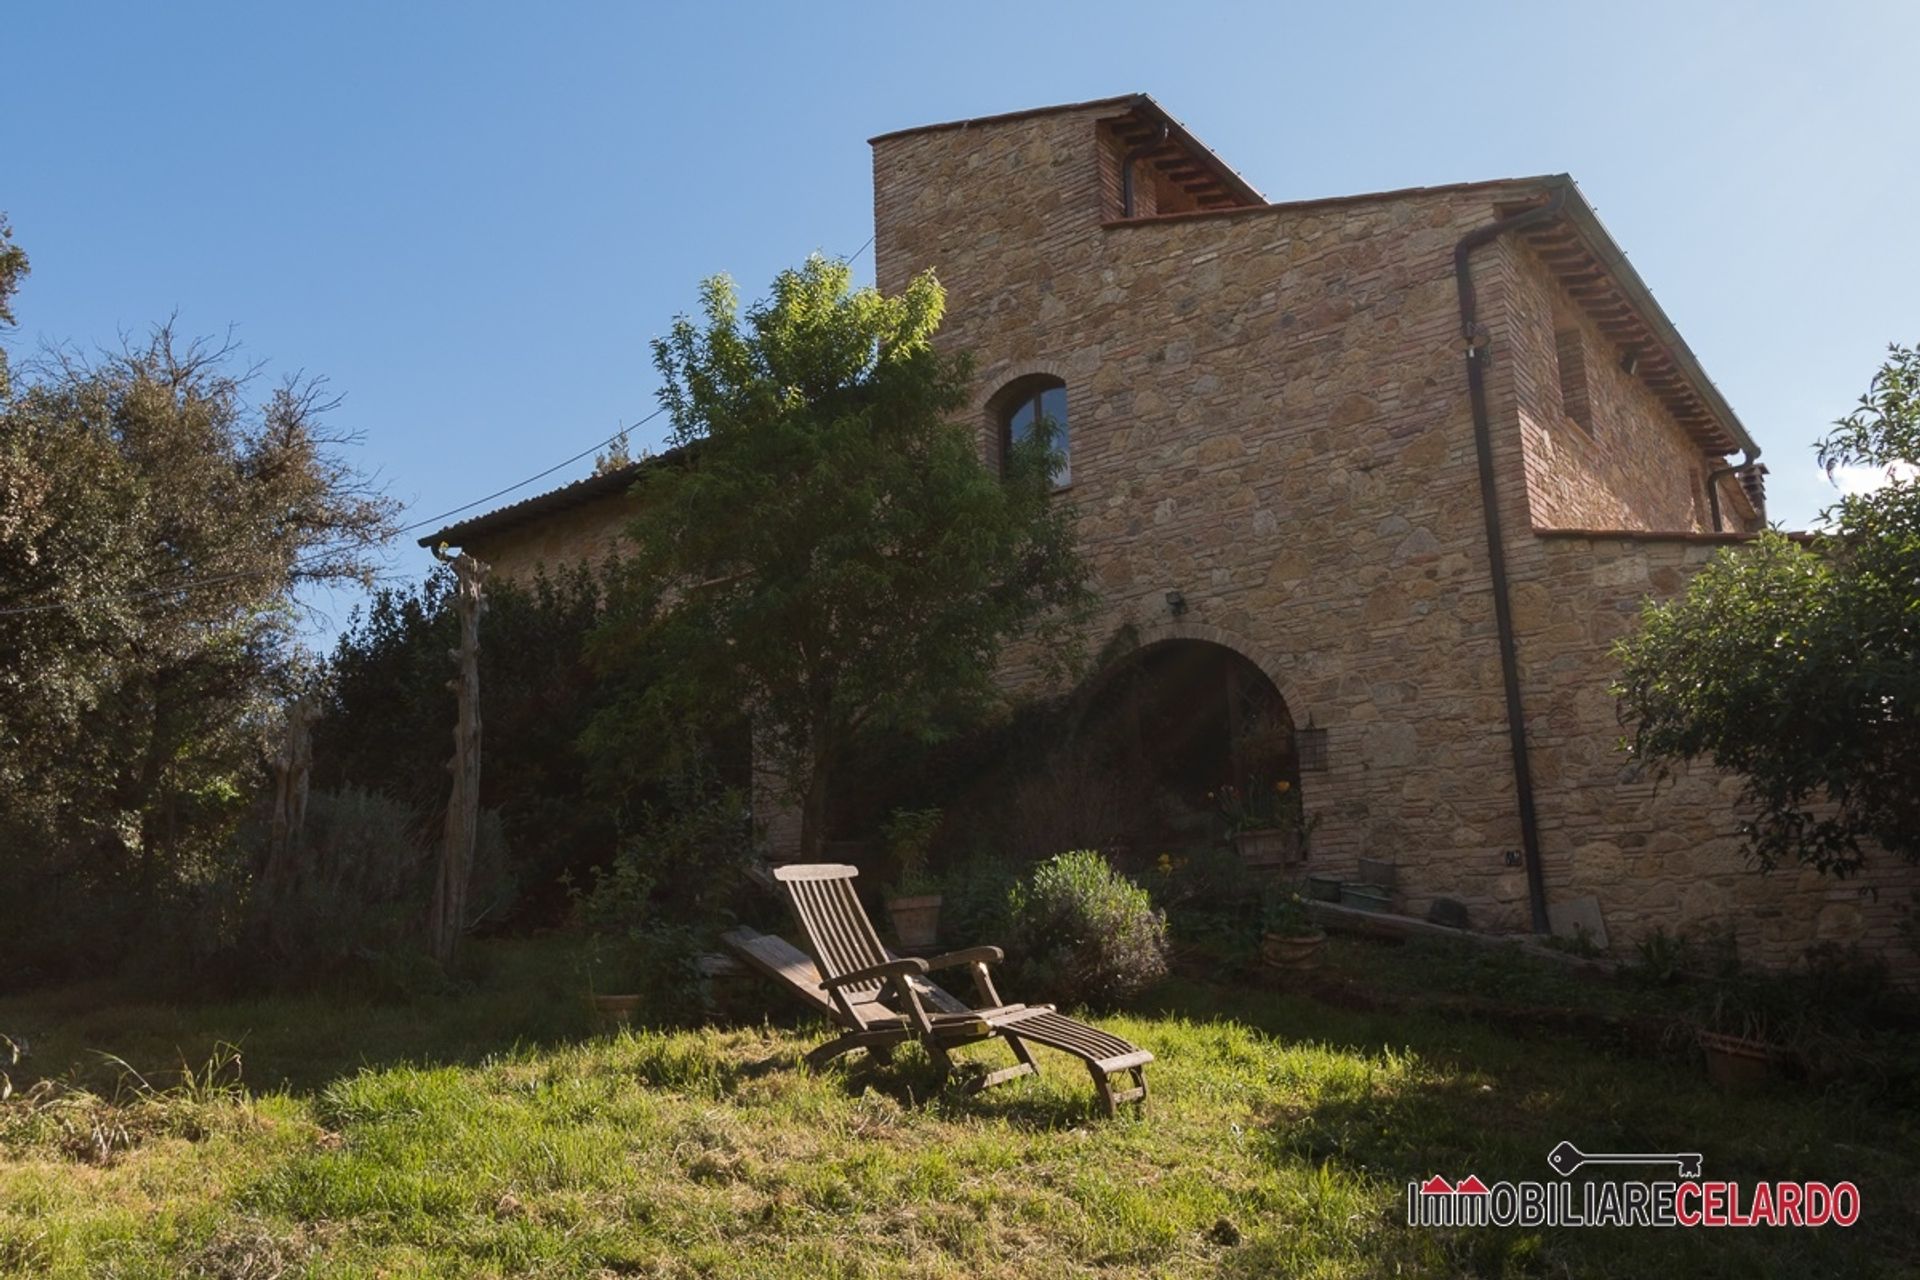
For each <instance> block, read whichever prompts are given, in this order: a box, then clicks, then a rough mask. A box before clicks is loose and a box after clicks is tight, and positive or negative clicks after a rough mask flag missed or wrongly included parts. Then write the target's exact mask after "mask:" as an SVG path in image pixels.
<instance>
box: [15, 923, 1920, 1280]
mask: <svg viewBox="0 0 1920 1280" xmlns="http://www.w3.org/2000/svg"><path fill="white" fill-rule="evenodd" d="M1335 946H1336V956H1335V960H1336V972H1335V973H1334V974H1333V975H1331V980H1330V981H1323V983H1322V984H1321V985H1322V987H1323V989H1326V990H1330V991H1334V992H1336V993H1343V994H1341V995H1340V1001H1339V1003H1329V1002H1327V1001H1325V1000H1322V999H1316V998H1314V997H1312V996H1308V995H1304V994H1295V995H1290V994H1281V993H1273V992H1264V991H1259V990H1251V989H1236V988H1230V987H1224V986H1203V985H1198V984H1195V983H1191V982H1183V981H1178V980H1176V981H1173V982H1170V983H1168V984H1166V985H1165V986H1163V987H1162V988H1160V989H1159V990H1157V991H1155V992H1154V993H1153V994H1152V996H1151V997H1150V998H1149V999H1148V1000H1146V1001H1144V1002H1143V1004H1142V1007H1141V1008H1140V1009H1138V1010H1136V1011H1135V1012H1132V1013H1130V1014H1128V1015H1126V1016H1118V1017H1113V1018H1110V1019H1103V1020H1102V1021H1103V1022H1104V1023H1105V1024H1106V1025H1108V1026H1110V1027H1112V1029H1114V1030H1115V1031H1117V1032H1118V1033H1120V1034H1122V1035H1125V1036H1127V1037H1129V1038H1131V1039H1134V1040H1136V1041H1138V1042H1139V1043H1141V1044H1143V1045H1145V1046H1146V1047H1148V1048H1150V1049H1152V1050H1153V1051H1154V1053H1156V1054H1157V1055H1158V1056H1159V1061H1158V1062H1156V1063H1155V1064H1154V1065H1153V1066H1152V1067H1151V1068H1150V1069H1149V1076H1150V1079H1151V1082H1152V1085H1153V1090H1154V1092H1153V1098H1152V1101H1151V1103H1150V1107H1149V1109H1148V1110H1147V1112H1146V1113H1145V1114H1144V1115H1128V1116H1123V1118H1121V1119H1119V1120H1117V1121H1108V1120H1104V1119H1100V1118H1098V1117H1097V1116H1096V1115H1095V1113H1094V1109H1093V1106H1092V1102H1091V1093H1090V1090H1089V1088H1088V1085H1087V1080H1086V1076H1085V1074H1084V1072H1083V1071H1082V1070H1081V1069H1080V1068H1079V1066H1078V1064H1076V1063H1074V1062H1072V1061H1070V1060H1067V1059H1063V1058H1059V1057H1057V1056H1052V1055H1047V1054H1045V1052H1044V1051H1042V1066H1043V1068H1045V1069H1046V1072H1047V1074H1046V1075H1045V1076H1044V1077H1043V1078H1042V1079H1041V1080H1039V1081H1031V1080H1028V1081H1018V1082H1015V1083H1013V1084H1011V1085H1008V1086H1004V1087H1002V1088H1000V1089H996V1090H993V1091H991V1092H989V1093H987V1094H984V1095H981V1096H978V1097H968V1096H963V1095H960V1094H958V1093H941V1092H938V1091H936V1090H935V1089H934V1087H933V1080H932V1077H931V1075H930V1073H929V1071H928V1069H927V1064H926V1062H925V1059H924V1058H921V1057H920V1056H918V1055H917V1054H902V1055H900V1056H899V1057H898V1058H896V1060H895V1063H894V1064H893V1065H891V1066H888V1067H884V1068H883V1067H874V1066H868V1065H864V1064H861V1063H860V1062H858V1061H857V1055H856V1061H855V1062H854V1065H852V1066H851V1067H846V1068H835V1069H832V1070H829V1071H827V1072H824V1073H821V1074H818V1075H814V1074H809V1073H808V1072H807V1071H805V1070H804V1069H802V1068H801V1067H800V1066H799V1065H798V1059H799V1056H800V1054H801V1053H802V1052H803V1051H804V1050H805V1049H806V1048H807V1047H808V1046H809V1045H810V1044H812V1043H816V1042H817V1041H818V1040H819V1039H821V1038H823V1036H824V1035H825V1028H824V1026H822V1025H819V1024H812V1023H800V1024H797V1025H783V1024H782V1023H779V1022H771V1023H760V1024H755V1025H736V1026H732V1027H727V1028H709V1029H702V1030H692V1031H677V1032H629V1033H623V1034H620V1035H617V1036H612V1037H595V1036H592V1035H591V1034H590V1033H589V1028H587V1027H586V1026H585V1025H584V1015H583V1012H582V1010H581V1008H580V1000H579V996H578V993H577V990H576V987H577V981H576V980H575V979H574V978H573V977H572V976H571V971H570V970H569V968H568V966H567V964H566V963H565V961H564V960H563V959H562V958H561V957H560V956H559V955H558V953H557V951H558V944H555V943H520V944H494V945H492V946H490V947H489V948H486V949H485V953H484V955H483V960H484V962H485V969H486V972H484V973H483V974H482V975H481V977H480V978H479V979H478V980H477V981H476V982H475V984H474V987H473V990H472V991H471V993H470V994H466V995H463V996H459V997H454V998H446V999H441V1000H432V1001H424V1002H418V1003H415V1004H413V1005H367V1004H355V1003H353V1002H350V1001H346V1000H344V999H327V998H322V997H311V998H304V999H279V1000H262V1001H254V1002H231V1003H209V1004H202V1005H196V1006H191V1007H183V1006H178V1005H166V1004H158V1003H152V1002H129V1001H127V1000H126V999H125V998H124V997H123V996H122V995H120V994H118V993H117V992H116V990H115V989H113V988H108V987H98V986H94V987H76V988H71V989H67V990H63V991H57V992H52V993H46V994H42V995H37V996H33V997H26V998H15V999H8V1000H0V1032H6V1033H8V1034H12V1035H16V1036H25V1037H27V1039H28V1040H29V1041H30V1044H31V1048H32V1054H31V1056H30V1057H29V1058H28V1059H27V1060H26V1061H25V1062H24V1063H23V1064H22V1065H21V1066H20V1067H16V1068H15V1069H14V1071H13V1076H14V1085H15V1088H16V1091H17V1092H16V1096H15V1098H14V1100H12V1101H10V1102H8V1103H5V1104H4V1108H3V1109H0V1274H5V1275H16V1274H18V1275H63V1276H64V1275H72V1276H82V1275H85V1276H116V1277H134V1276H169V1277H171V1276H181V1275H188V1276H220V1277H235V1278H239V1277H246V1278H248V1280H260V1278H264V1277H275V1276H308V1275H311V1276H412V1275H433V1276H496V1275H497V1276H519V1275H556V1276H574V1275H579V1276H602V1275H604V1276H617V1275H660V1276H680V1275H689V1276H691V1275H715V1276H735V1275H738V1276H795V1277H800V1276H805V1277H815V1276H891V1275H901V1276H946V1275H952V1276H979V1275H987V1276H997V1275H1006V1276H1016V1275H1046V1276H1050V1277H1067V1276H1076V1275H1092V1274H1116V1275H1152V1276H1161V1275H1175V1276H1180V1275H1216V1274H1219V1275H1246V1276H1280V1275H1301V1276H1391V1275H1406V1276H1425V1275H1526V1276H1536V1275H1537V1276H1572V1275H1577V1276H1584V1275H1617V1276H1633V1277H1641V1276H1651V1275H1689V1276H1691V1275H1729V1276H1733V1275H1751V1276H1776V1275H1792V1276H1818V1275H1832V1276H1868V1275H1901V1274H1913V1270H1914V1267H1915V1265H1916V1259H1920V1227H1917V1226H1916V1218H1917V1217H1920V1208H1917V1206H1920V1141H1916V1139H1920V1124H1916V1113H1915V1112H1914V1111H1911V1110H1906V1109H1902V1108H1898V1107H1890V1106H1889V1105H1887V1104H1885V1103H1880V1104H1876V1105H1874V1106H1867V1105H1863V1104H1862V1103H1860V1102H1859V1101H1858V1100H1857V1099H1854V1098H1850V1097H1847V1096H1842V1095H1838V1094H1827V1095H1818V1096H1816V1095H1809V1094H1805V1093H1800V1092H1796V1091H1794V1089H1793V1088H1792V1087H1791V1086H1787V1085H1782V1086H1780V1087H1778V1088H1777V1089H1775V1090H1771V1091H1766V1092H1763V1093H1761V1094H1758V1095H1755V1096H1741V1097H1731V1096H1726V1095H1722V1094H1720V1093H1717V1092H1715V1091H1713V1090H1711V1089H1710V1088H1709V1087H1708V1086H1707V1085H1706V1084H1705V1083H1704V1081H1702V1080H1701V1079H1700V1078H1699V1072H1698V1070H1697V1068H1696V1067H1695V1066H1694V1065H1693V1064H1691V1063H1690V1062H1688V1061H1686V1060H1685V1059H1684V1058H1682V1057H1679V1056H1671V1057H1658V1056H1651V1057H1650V1056H1617V1055H1614V1054H1611V1053H1609V1052H1605V1051H1602V1050H1600V1049H1598V1048H1596V1047H1595V1046H1594V1045H1593V1044H1591V1043H1588V1042H1586V1041H1579V1042H1576V1041H1574V1040H1571V1039H1570V1038H1569V1037H1568V1036H1567V1034H1566V1033H1565V1032H1564V1031H1556V1032H1553V1033H1551V1034H1547V1033H1543V1034H1538V1035H1529V1034H1524V1033H1521V1032H1517V1031H1516V1030H1515V1029H1514V1028H1513V1027H1512V1026H1511V1025H1508V1024H1505V1023H1502V1024H1500V1025H1499V1026H1495V1025H1490V1024H1488V1023H1486V1022H1483V1021H1477V1020H1473V1019H1469V1018H1464V1017H1461V1016H1457V1014H1448V1015H1444V1016H1443V1015H1442V1014H1439V1013H1434V1012H1428V1011H1423V1010H1422V1008H1421V1007H1420V1006H1421V999H1420V993H1421V991H1422V990H1423V987H1422V985H1421V983H1420V982H1419V981H1418V978H1419V975H1421V974H1435V975H1445V974H1447V973H1448V972H1449V970H1448V967H1447V966H1448V964H1450V963H1451V964H1457V963H1458V958H1457V957H1452V958H1449V957H1448V956H1445V955H1441V954H1439V953H1436V952H1432V951H1429V950H1427V949H1425V948H1419V947H1405V948H1387V947H1382V946H1380V945H1378V944H1370V943H1360V942H1339V941H1336V944H1335ZM1389 973H1391V974H1394V975H1397V979H1396V983H1393V984H1388V983H1386V982H1385V981H1384V977H1385V975H1386V974H1389ZM1377 986H1393V988H1394V989H1393V991H1392V993H1391V995H1392V999H1391V1001H1390V1003H1389V1004H1388V1005H1385V1006H1380V1007H1374V1008H1371V1009H1367V1008H1351V1007H1342V1005H1364V1004H1366V1003H1368V1000H1367V999H1366V998H1365V996H1364V993H1365V992H1366V991H1368V990H1370V989H1372V988H1373V987H1377ZM1554 989H1557V988H1554ZM1356 993H1359V994H1357V995H1356ZM767 994H768V996H769V998H772V997H773V996H774V995H775V993H774V992H773V991H772V990H771V988H769V989H768V991H767ZM1023 994H1024V993H1023ZM1034 994H1038V993H1034ZM221 1042H234V1043H237V1044H238V1045H239V1063H238V1066H237V1070H238V1073H239V1079H240V1080H241V1081H242V1082H244V1088H241V1087H235V1085H234V1083H233V1082H234V1078H235V1070H236V1068H235V1066H234V1064H231V1063H227V1064H226V1065H224V1066H222V1065H221V1063H222V1061H223V1060H222V1059H221V1057H220V1054H221V1052H222V1051H221V1050H220V1049H219V1047H218V1046H219V1044H220V1043H221ZM96 1050H102V1051H110V1052H112V1053H114V1054H117V1055H119V1056H120V1058H122V1059H124V1061H125V1063H126V1064H128V1065H127V1066H120V1065H117V1064H115V1063H112V1062H109V1061H107V1060H104V1059H102V1058H100V1057H98V1056H97V1055H96V1054H95V1053H94V1052H93V1051H96ZM972 1052H976V1053H977V1054H979V1055H980V1056H983V1057H984V1056H987V1055H988V1054H990V1053H991V1050H984V1049H983V1050H978V1051H972ZM210 1061H212V1062H214V1063H215V1068H214V1070H213V1071H212V1072H211V1073H208V1072H206V1071H204V1070H203V1071H201V1072H200V1073H199V1074H198V1075H197V1076H196V1078H195V1080H194V1081H193V1082H191V1083H186V1084H183V1083H182V1082H181V1075H180V1065H181V1063H182V1062H185V1063H188V1064H193V1065H194V1066H196V1067H204V1066H205V1065H206V1064H207V1063H209V1062H210ZM29 1068H31V1069H29ZM129 1068H131V1069H134V1070H137V1071H138V1072H139V1073H140V1074H141V1075H142V1076H144V1077H145V1079H146V1080H147V1082H148V1083H149V1084H150V1085H152V1086H153V1087H154V1090H155V1091H154V1092H152V1093H148V1092H146V1091H145V1090H143V1089H141V1088H140V1087H139V1086H138V1085H136V1084H132V1083H129V1082H127V1079H125V1078H124V1075H125V1072H126V1071H127V1070H128V1069H129ZM37 1075H52V1076H55V1077H59V1078H61V1079H63V1080H64V1081H65V1082H66V1085H65V1088H66V1090H68V1091H65V1092H63V1091H61V1090H56V1089H52V1088H50V1087H49V1086H42V1087H41V1088H40V1089H38V1090H33V1089H32V1087H31V1086H32V1082H33V1080H34V1078H35V1077H36V1076H37ZM116 1081H120V1083H119V1084H118V1085H116ZM83 1085H84V1086H86V1087H87V1088H88V1089H90V1090H91V1091H92V1092H91V1093H87V1092H78V1091H73V1090H74V1088H75V1086H83ZM116 1088H117V1090H118V1098H117V1101H116V1100H115V1093H116ZM1561 1139H1570V1140H1572V1141H1574V1142H1575V1143H1576V1144H1577V1145H1579V1146H1580V1147H1582V1148H1583V1149H1585V1150H1588V1151H1604V1150H1645V1149H1653V1150H1659V1149H1668V1148H1671V1149H1694V1150H1700V1151H1702V1152H1704V1153H1705V1156H1706V1162H1707V1169H1706V1172H1707V1174H1708V1176H1710V1177H1721V1176H1727V1177H1737V1178H1741V1179H1753V1178H1768V1179H1782V1178H1819V1179H1824V1180H1829V1181H1833V1180H1839V1179H1842V1178H1846V1179H1851V1180H1853V1181H1855V1182H1857V1183H1858V1184H1859V1185H1860V1186H1861V1188H1862V1191H1863V1206H1864V1207H1863V1212H1862V1215H1861V1220H1860V1223H1859V1225H1857V1226H1855V1227H1853V1228H1851V1229H1846V1230H1843V1229H1838V1228H1831V1227H1830V1228H1825V1229H1821V1230H1786V1229H1777V1230H1766V1229H1754V1230H1724V1231H1677V1230H1668V1231H1660V1230H1658V1229H1640V1230H1580V1231H1577V1230H1561V1231H1548V1232H1528V1231H1520V1230H1507V1231H1501V1230H1492V1229H1484V1230H1470V1229H1461V1230H1454V1231H1430V1230H1414V1229H1410V1228H1408V1227H1406V1226H1405V1225H1403V1198H1404V1185H1405V1183H1406V1181H1407V1180H1408V1179H1410V1178H1418V1177H1424V1176H1426V1175H1427V1174H1430V1173H1434V1172H1441V1173H1445V1174H1448V1175H1449V1176H1453V1177H1458V1176H1461V1175H1464V1174H1466V1173H1469V1172H1472V1173H1477V1174H1479V1175H1480V1176H1481V1177H1482V1178H1483V1179H1486V1180H1488V1181H1493V1180H1495V1179H1501V1178H1510V1179H1520V1178H1531V1179H1542V1180H1545V1179H1550V1178H1551V1177H1552V1175H1551V1173H1550V1172H1549V1171H1548V1169H1547V1166H1546V1164H1545V1156H1546V1153H1547V1151H1548V1150H1549V1149H1550V1148H1551V1147H1552V1146H1553V1145H1554V1144H1555V1143H1556V1142H1558V1141H1560V1140H1561Z"/></svg>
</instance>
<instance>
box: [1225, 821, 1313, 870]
mask: <svg viewBox="0 0 1920 1280" xmlns="http://www.w3.org/2000/svg"><path fill="white" fill-rule="evenodd" d="M1233 847H1234V850H1235V851H1236V852H1238V853H1239V855H1240V861H1241V862H1243V863H1244V864H1246V865H1247V866H1249V867H1254V868H1265V867H1283V866H1285V865H1287V864H1288V863H1290V862H1297V861H1299V859H1300V854H1299V841H1298V840H1296V839H1295V838H1294V834H1293V833H1292V832H1291V831H1288V830H1286V829H1285V828H1284V827H1259V828H1256V829H1255V830H1252V831H1236V832H1234V835H1233Z"/></svg>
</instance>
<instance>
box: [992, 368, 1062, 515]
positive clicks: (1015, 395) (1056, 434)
mask: <svg viewBox="0 0 1920 1280" xmlns="http://www.w3.org/2000/svg"><path fill="white" fill-rule="evenodd" d="M1001 403H1002V404H1003V405H1004V406H1005V408H1004V409H1003V411H1002V415H1001V434H1000V456H1001V457H1002V458H1006V457H1008V456H1010V455H1011V454H1012V452H1013V448H1014V446H1015V445H1018V444H1023V443H1025V442H1026V441H1028V440H1031V439H1032V438H1033V436H1034V433H1035V431H1036V430H1037V429H1041V428H1042V427H1044V429H1045V430H1046V432H1047V438H1048V443H1049V444H1050V445H1051V446H1052V448H1053V451H1054V452H1055V453H1056V454H1058V455H1059V461H1058V462H1056V463H1055V464H1054V469H1053V487H1054V488H1056V489H1064V488H1065V487H1066V486H1067V485H1069V484H1071V483H1072V482H1073V464H1072V454H1071V453H1070V452H1069V451H1068V448H1067V384H1066V383H1064V382H1062V381H1060V379H1058V378H1048V377H1036V378H1030V379H1022V380H1021V381H1020V382H1018V383H1015V384H1014V385H1012V386H1010V387H1008V388H1007V390H1006V391H1005V392H1003V393H1002V399H1001Z"/></svg>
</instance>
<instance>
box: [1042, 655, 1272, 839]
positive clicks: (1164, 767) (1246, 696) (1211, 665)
mask: <svg viewBox="0 0 1920 1280" xmlns="http://www.w3.org/2000/svg"><path fill="white" fill-rule="evenodd" d="M1074 737H1075V740H1076V746H1077V747H1078V749H1079V751H1080V753H1081V754H1082V755H1083V758H1086V759H1089V760H1091V761H1094V762H1097V763H1098V765H1099V767H1100V768H1102V769H1103V770H1108V771H1111V772H1112V774H1113V775H1114V776H1117V777H1120V778H1123V779H1125V783H1126V789H1127V791H1128V793H1129V794H1130V795H1131V796H1132V797H1133V798H1134V804H1133V805H1132V806H1131V808H1132V812H1131V813H1130V814H1129V819H1130V823H1129V825H1130V826H1132V827H1133V828H1134V831H1133V842H1134V843H1135V844H1136V845H1138V844H1139V843H1141V842H1146V843H1148V844H1158V845H1161V846H1171V847H1180V846H1186V845H1198V844H1211V843H1214V842H1217V841H1218V840H1220V839H1222V838H1223V837H1226V836H1230V835H1232V834H1233V830H1234V829H1235V828H1243V829H1244V828H1260V827H1263V826H1266V825H1279V823H1280V822H1281V821H1282V820H1283V819H1284V817H1285V815H1286V814H1287V813H1289V812H1292V813H1297V812H1298V807H1299V803H1300V796H1299V787H1300V758H1299V751H1298V748H1297V745H1296V742H1295V736H1294V724H1293V716H1292V714H1291V712H1290V711H1289V710H1288V708H1287V703H1286V699H1285V698H1283V697H1282V696H1281V694H1280V690H1279V689H1278V688H1277V687H1275V685H1274V683H1273V681H1272V680H1271V679H1270V678H1268V676H1267V674H1266V673H1265V672H1264V671H1262V670H1261V669H1260V668H1259V667H1258V666H1257V665H1256V664H1255V663H1254V662H1252V661H1251V660H1250V659H1248V658H1247V657H1246V656H1244V655H1243V654H1241V653H1239V652H1237V651H1235V650H1233V649H1231V648H1229V647H1227V646H1226V645H1223V644H1218V643H1215V642H1213V641H1210V640H1200V639H1184V638H1183V639H1167V640H1160V641H1157V642H1154V643H1151V644H1146V645H1143V646H1141V647H1140V648H1138V649H1135V650H1134V651H1132V652H1131V653H1129V654H1127V655H1126V656H1125V657H1123V658H1120V659H1118V660H1117V661H1115V662H1113V663H1111V664H1109V665H1108V666H1107V667H1106V668H1105V669H1104V670H1103V671H1102V672H1100V673H1099V674H1098V675H1097V676H1096V677H1095V678H1094V680H1093V681H1091V682H1090V683H1089V684H1088V685H1087V686H1086V687H1085V688H1084V689H1083V690H1082V694H1081V712H1080V719H1079V723H1078V728H1077V730H1076V732H1075V734H1074Z"/></svg>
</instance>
